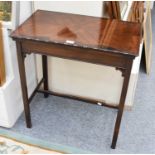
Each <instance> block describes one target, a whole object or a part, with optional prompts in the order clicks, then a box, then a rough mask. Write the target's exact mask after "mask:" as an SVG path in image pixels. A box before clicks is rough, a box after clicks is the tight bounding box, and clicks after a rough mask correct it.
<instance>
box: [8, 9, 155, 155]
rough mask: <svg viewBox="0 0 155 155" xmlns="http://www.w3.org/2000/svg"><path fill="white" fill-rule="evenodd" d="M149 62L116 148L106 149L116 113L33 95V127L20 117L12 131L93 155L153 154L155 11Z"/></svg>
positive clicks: (123, 122) (77, 102)
mask: <svg viewBox="0 0 155 155" xmlns="http://www.w3.org/2000/svg"><path fill="white" fill-rule="evenodd" d="M152 23H153V62H152V71H151V74H150V75H149V76H148V75H146V73H145V71H144V68H143V67H141V69H140V74H139V80H138V85H137V89H136V95H135V102H134V107H133V109H132V111H125V112H124V115H123V119H122V124H121V129H120V134H119V138H118V143H117V148H116V149H115V150H113V149H111V148H110V145H111V139H112V133H113V128H114V122H115V118H116V111H115V110H112V109H108V108H106V107H104V108H102V107H100V106H96V105H92V104H87V103H83V102H79V101H75V100H70V99H64V98H60V97H54V96H50V97H49V98H47V99H44V98H43V96H42V95H41V94H37V95H36V97H35V98H34V100H33V103H32V104H31V109H32V118H33V119H32V123H33V128H32V129H27V128H26V127H25V121H24V115H22V116H21V117H20V118H19V120H18V121H17V123H16V124H15V126H14V127H13V128H12V129H10V130H12V131H15V132H18V133H22V134H25V135H28V136H31V137H36V138H40V139H42V140H46V141H49V142H52V143H54V142H56V143H59V144H62V145H63V144H64V145H68V146H72V147H76V148H80V149H83V150H87V151H92V152H94V153H155V121H154V118H155V95H154V90H155V84H154V83H155V52H154V51H155V44H154V41H155V10H153V16H152Z"/></svg>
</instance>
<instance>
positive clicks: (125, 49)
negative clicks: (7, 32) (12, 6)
mask: <svg viewBox="0 0 155 155" xmlns="http://www.w3.org/2000/svg"><path fill="white" fill-rule="evenodd" d="M11 37H12V38H13V39H26V40H35V41H41V42H50V43H57V44H66V45H69V46H76V47H83V48H93V49H98V50H103V51H104V50H106V51H108V50H109V51H114V52H119V53H121V54H128V55H132V56H137V55H138V52H139V45H140V41H141V25H140V24H139V23H131V22H123V21H120V20H115V19H105V18H100V17H91V16H84V15H76V14H69V13H60V12H51V11H43V10H37V11H36V12H35V13H34V14H32V15H31V17H29V18H28V19H27V20H26V21H25V22H24V23H23V24H22V25H20V26H19V27H18V28H17V29H16V30H15V31H14V32H13V33H12V34H11Z"/></svg>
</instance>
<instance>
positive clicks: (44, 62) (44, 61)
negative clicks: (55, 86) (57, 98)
mask: <svg viewBox="0 0 155 155" xmlns="http://www.w3.org/2000/svg"><path fill="white" fill-rule="evenodd" d="M42 68H43V78H44V90H47V91H48V62H47V56H46V55H42ZM48 96H49V94H47V93H44V97H45V98H47V97H48Z"/></svg>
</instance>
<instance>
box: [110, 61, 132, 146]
mask: <svg viewBox="0 0 155 155" xmlns="http://www.w3.org/2000/svg"><path fill="white" fill-rule="evenodd" d="M131 67H132V61H129V63H128V67H127V69H126V70H125V73H124V81H123V87H122V92H121V97H120V102H119V107H118V113H117V118H116V123H115V128H114V133H113V140H112V144H111V148H112V149H115V147H116V143H117V138H118V134H119V129H120V125H121V119H122V115H123V110H124V104H125V99H126V94H127V90H128V85H129V79H130V73H131Z"/></svg>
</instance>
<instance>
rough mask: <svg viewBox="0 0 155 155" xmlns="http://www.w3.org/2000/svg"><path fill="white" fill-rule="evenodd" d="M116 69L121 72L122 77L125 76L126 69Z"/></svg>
mask: <svg viewBox="0 0 155 155" xmlns="http://www.w3.org/2000/svg"><path fill="white" fill-rule="evenodd" d="M115 69H116V70H119V71H121V73H122V77H124V76H125V68H120V67H115Z"/></svg>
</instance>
